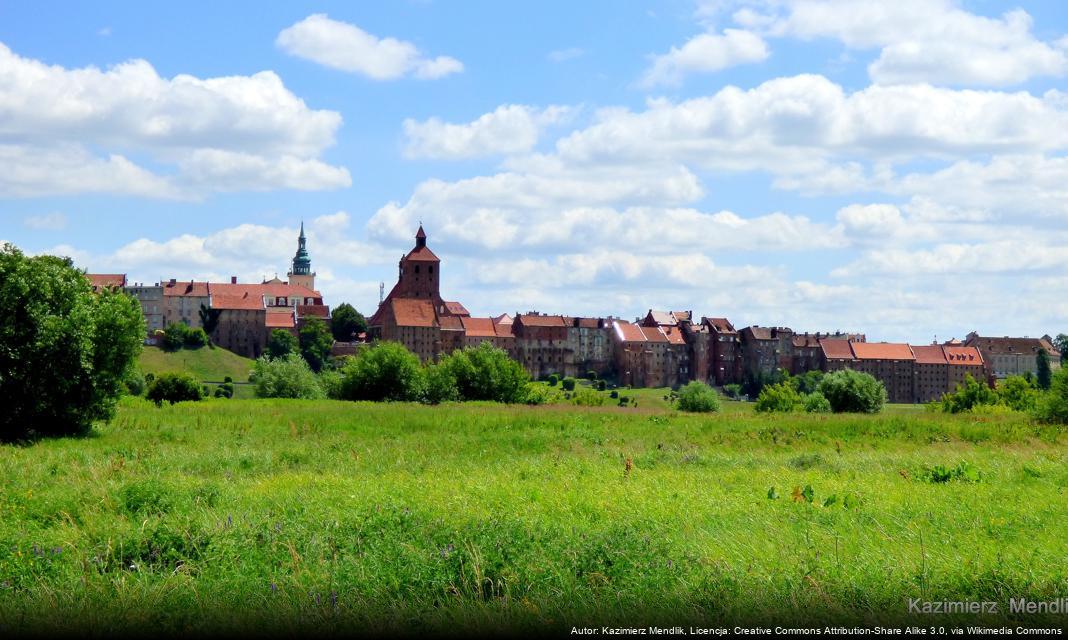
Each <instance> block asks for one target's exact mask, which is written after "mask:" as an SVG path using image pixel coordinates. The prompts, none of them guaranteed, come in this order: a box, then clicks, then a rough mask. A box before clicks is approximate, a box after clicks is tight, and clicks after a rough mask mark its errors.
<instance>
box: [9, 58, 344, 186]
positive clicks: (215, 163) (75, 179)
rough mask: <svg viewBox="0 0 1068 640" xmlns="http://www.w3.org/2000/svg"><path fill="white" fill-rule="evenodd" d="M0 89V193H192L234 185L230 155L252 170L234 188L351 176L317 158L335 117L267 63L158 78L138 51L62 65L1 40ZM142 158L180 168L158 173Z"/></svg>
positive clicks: (330, 139) (321, 182) (336, 182)
mask: <svg viewBox="0 0 1068 640" xmlns="http://www.w3.org/2000/svg"><path fill="white" fill-rule="evenodd" d="M0 87H3V90H2V91H0V156H3V160H4V165H3V166H4V167H5V170H4V171H3V172H0V195H7V196H35V195H47V194H62V193H84V192H88V193H115V194H125V195H141V196H153V197H165V198H173V197H196V196H199V195H202V194H204V193H206V192H211V191H214V190H217V189H222V190H225V189H229V188H231V187H232V186H233V185H234V184H235V180H234V175H233V173H234V170H235V168H234V165H235V162H236V159H238V158H241V159H243V162H244V163H245V164H246V165H247V164H249V163H251V164H255V165H256V167H257V169H258V170H259V171H258V174H253V173H251V172H247V171H246V175H245V177H244V179H243V180H242V181H240V182H242V185H243V186H242V188H255V189H276V188H302V189H322V188H335V187H338V186H347V185H348V184H350V182H351V181H350V179H349V177H348V172H347V171H346V170H345V169H344V168H339V167H329V166H327V165H325V164H323V163H322V162H321V161H319V160H318V156H319V154H321V153H322V152H323V151H324V150H325V149H326V148H327V147H329V146H330V145H332V144H333V143H334V134H335V132H336V131H337V128H338V127H339V126H340V124H341V116H340V115H339V114H337V113H336V112H333V111H317V110H311V109H309V108H308V107H307V106H306V105H305V104H304V101H303V100H301V99H300V98H298V97H297V96H295V95H293V94H292V93H291V92H290V91H289V90H288V89H286V88H285V86H284V85H283V84H282V81H281V79H279V77H278V76H277V75H275V74H274V73H273V72H270V71H264V72H260V73H257V74H254V75H252V76H230V77H220V78H208V79H199V78H195V77H192V76H188V75H178V76H175V77H174V78H172V79H166V78H161V77H160V76H159V75H158V74H157V73H156V71H155V69H153V67H152V65H150V64H149V63H148V62H146V61H144V60H133V61H130V62H125V63H122V64H119V65H116V66H114V67H112V68H110V69H107V70H100V69H97V68H95V67H86V68H82V69H65V68H63V67H60V66H49V65H46V64H43V63H41V62H39V61H37V60H32V59H28V58H23V57H20V56H18V55H16V54H15V53H13V52H12V51H11V50H10V49H8V48H7V47H5V46H4V45H2V44H0ZM90 148H94V149H102V150H103V152H102V153H101V154H100V155H96V154H95V153H93V152H90V151H89V149H90ZM224 157H226V158H229V161H227V162H221V161H220V159H221V158H224ZM135 158H136V159H135ZM148 161H151V162H152V163H153V164H156V165H160V166H161V167H164V168H169V169H171V170H174V169H177V172H176V173H173V174H166V173H156V172H155V171H156V170H155V169H151V170H150V169H148V168H146V167H147V166H148ZM185 168H192V169H196V170H195V171H194V173H193V174H192V175H185V174H183V172H182V169H185ZM294 169H297V170H296V171H294ZM214 170H219V171H220V173H218V174H216V173H213V171H214Z"/></svg>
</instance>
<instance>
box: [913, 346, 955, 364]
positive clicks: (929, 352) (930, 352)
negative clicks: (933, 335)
mask: <svg viewBox="0 0 1068 640" xmlns="http://www.w3.org/2000/svg"><path fill="white" fill-rule="evenodd" d="M910 346H911V347H912V353H913V355H915V356H916V364H946V354H945V352H944V351H942V346H941V345H937V344H925V345H910Z"/></svg>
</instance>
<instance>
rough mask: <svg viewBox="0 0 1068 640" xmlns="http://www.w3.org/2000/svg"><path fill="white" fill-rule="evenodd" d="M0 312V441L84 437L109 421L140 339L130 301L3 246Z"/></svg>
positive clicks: (65, 266)
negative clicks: (97, 424)
mask: <svg viewBox="0 0 1068 640" xmlns="http://www.w3.org/2000/svg"><path fill="white" fill-rule="evenodd" d="M0 309H3V313H2V314H0V398H3V411H0V439H3V440H11V439H19V438H25V437H35V436H41V435H68V434H84V433H86V432H88V431H89V429H90V428H91V427H92V424H93V422H94V421H96V420H108V419H110V418H111V417H112V416H113V415H114V410H115V403H116V402H117V400H118V398H119V396H120V395H121V394H122V392H123V391H124V389H125V384H124V380H125V379H126V378H127V375H128V374H129V373H130V372H131V371H132V369H133V368H134V366H135V362H136V359H137V356H138V354H139V353H140V352H141V345H142V341H143V340H144V338H145V320H144V317H143V316H142V315H141V306H140V305H139V304H138V302H137V300H135V299H134V298H132V297H130V296H127V295H126V294H124V293H120V292H114V291H102V292H101V293H99V294H97V295H94V294H93V292H92V288H91V287H90V286H89V283H88V281H87V280H86V279H85V275H84V273H83V272H82V271H80V270H78V269H76V268H74V265H73V263H72V262H71V260H70V259H69V258H60V257H56V256H35V257H27V256H25V255H24V254H23V253H22V252H21V251H19V250H18V249H17V248H16V247H14V246H13V245H10V244H5V245H4V246H3V247H2V248H0Z"/></svg>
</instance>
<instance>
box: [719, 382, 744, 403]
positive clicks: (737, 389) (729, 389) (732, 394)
mask: <svg viewBox="0 0 1068 640" xmlns="http://www.w3.org/2000/svg"><path fill="white" fill-rule="evenodd" d="M723 393H726V394H727V397H728V398H734V399H735V400H738V399H740V398H741V397H742V385H740V384H727V385H723Z"/></svg>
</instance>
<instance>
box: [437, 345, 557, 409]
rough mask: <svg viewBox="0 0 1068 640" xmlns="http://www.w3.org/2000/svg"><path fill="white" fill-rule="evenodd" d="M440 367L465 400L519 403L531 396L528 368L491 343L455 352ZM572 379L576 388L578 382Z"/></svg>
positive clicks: (460, 396) (443, 360) (445, 358)
mask: <svg viewBox="0 0 1068 640" xmlns="http://www.w3.org/2000/svg"><path fill="white" fill-rule="evenodd" d="M438 366H442V367H445V368H446V369H447V370H448V371H449V373H450V374H451V375H452V377H453V379H454V380H455V381H456V390H457V393H458V395H459V398H460V399H461V400H493V401H495V402H506V403H518V402H523V401H524V400H525V398H526V396H527V384H528V383H529V382H530V375H529V374H528V373H527V371H526V369H524V368H523V365H521V364H519V363H518V362H516V361H515V360H512V359H511V358H509V357H508V353H507V352H505V351H504V350H503V349H498V348H497V347H494V346H493V345H492V344H490V343H488V342H483V343H481V344H479V345H478V346H477V347H467V348H465V349H462V350H457V351H454V352H452V354H450V355H448V356H446V357H444V358H442V359H441V362H440V363H439V365H438ZM568 379H570V378H567V379H565V381H566V380H568ZM570 380H571V382H572V385H571V389H574V388H575V387H574V380H573V379H570ZM564 388H565V389H566V388H567V387H566V386H565V387H564Z"/></svg>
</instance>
